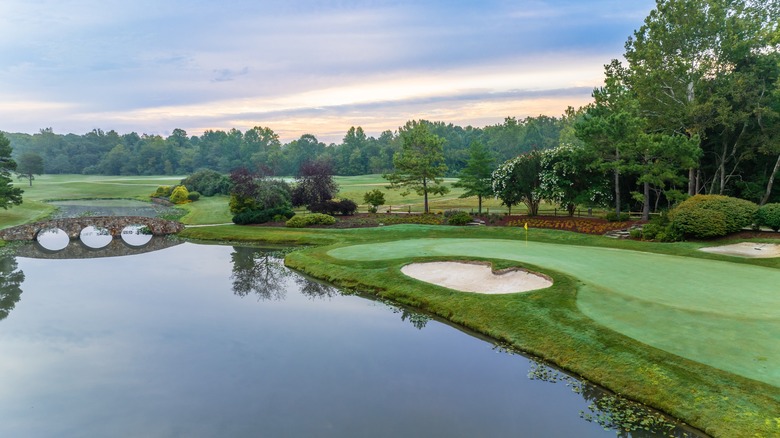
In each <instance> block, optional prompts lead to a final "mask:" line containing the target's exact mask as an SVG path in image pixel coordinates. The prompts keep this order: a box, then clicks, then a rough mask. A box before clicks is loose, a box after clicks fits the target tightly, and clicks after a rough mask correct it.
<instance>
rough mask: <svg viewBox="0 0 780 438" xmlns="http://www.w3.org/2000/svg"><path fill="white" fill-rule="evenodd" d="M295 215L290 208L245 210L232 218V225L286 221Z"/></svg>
mask: <svg viewBox="0 0 780 438" xmlns="http://www.w3.org/2000/svg"><path fill="white" fill-rule="evenodd" d="M293 215H295V212H293V211H292V209H290V207H285V206H282V207H275V208H266V209H264V210H245V211H243V212H241V213H238V214H237V215H235V216H233V223H234V224H238V225H248V224H264V223H266V222H270V221H278V220H283V221H284V220H287V219H289V218H291V217H293Z"/></svg>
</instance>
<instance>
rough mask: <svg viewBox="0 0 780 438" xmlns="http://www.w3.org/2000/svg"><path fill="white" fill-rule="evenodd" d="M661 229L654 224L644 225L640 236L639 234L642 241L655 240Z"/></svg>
mask: <svg viewBox="0 0 780 438" xmlns="http://www.w3.org/2000/svg"><path fill="white" fill-rule="evenodd" d="M663 229H664V227H662V226H661V225H658V224H654V223H649V224H645V225H644V226H643V227H642V234H641V237H642V240H653V239H655V237H656V235H657V234H658V233H660V232H661V231H662V230H663Z"/></svg>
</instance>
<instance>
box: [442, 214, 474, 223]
mask: <svg viewBox="0 0 780 438" xmlns="http://www.w3.org/2000/svg"><path fill="white" fill-rule="evenodd" d="M472 220H474V219H473V218H472V217H471V216H470V215H469V214H468V213H466V212H465V211H460V212H458V213H455V214H453V215H451V216H450V217H449V218H447V224H449V225H466V224H469V223H471V221H472Z"/></svg>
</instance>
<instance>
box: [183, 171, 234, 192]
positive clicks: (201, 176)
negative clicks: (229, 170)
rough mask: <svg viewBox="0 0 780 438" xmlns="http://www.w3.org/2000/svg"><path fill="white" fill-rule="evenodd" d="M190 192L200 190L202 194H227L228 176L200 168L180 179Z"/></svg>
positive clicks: (228, 188)
mask: <svg viewBox="0 0 780 438" xmlns="http://www.w3.org/2000/svg"><path fill="white" fill-rule="evenodd" d="M181 185H183V186H186V187H187V190H189V191H191V192H193V191H194V192H200V193H202V194H203V196H214V195H229V194H230V178H228V177H227V176H225V175H223V174H221V173H219V172H217V171H214V170H210V169H201V170H198V171H197V172H195V173H193V174H192V175H190V176H188V177H187V178H184V179H183V180H181Z"/></svg>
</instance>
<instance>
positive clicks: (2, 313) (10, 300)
mask: <svg viewBox="0 0 780 438" xmlns="http://www.w3.org/2000/svg"><path fill="white" fill-rule="evenodd" d="M18 267H19V265H18V264H17V262H16V257H14V256H11V255H7V254H0V320H2V319H5V317H7V316H8V314H9V313H10V312H11V310H13V309H14V307H15V306H16V303H17V302H18V301H19V299H20V298H21V295H22V283H23V282H24V272H22V271H21V270H19V269H17V268H18Z"/></svg>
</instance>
